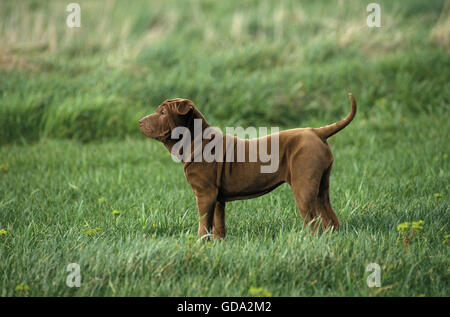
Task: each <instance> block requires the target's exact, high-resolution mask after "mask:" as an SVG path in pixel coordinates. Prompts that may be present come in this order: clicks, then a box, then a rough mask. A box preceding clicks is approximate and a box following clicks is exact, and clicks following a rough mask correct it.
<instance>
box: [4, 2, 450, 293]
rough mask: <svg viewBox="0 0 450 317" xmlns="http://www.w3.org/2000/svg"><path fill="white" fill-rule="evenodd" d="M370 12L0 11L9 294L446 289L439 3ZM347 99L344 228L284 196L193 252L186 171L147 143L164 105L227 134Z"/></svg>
mask: <svg viewBox="0 0 450 317" xmlns="http://www.w3.org/2000/svg"><path fill="white" fill-rule="evenodd" d="M370 2H372V1H339V2H338V1H336V2H334V1H314V2H313V1H304V2H300V1H245V2H243V1H217V2H216V1H163V0H155V1H151V2H143V1H142V2H141V1H132V2H131V1H119V0H117V1H105V2H103V1H86V0H79V1H78V3H79V4H80V6H81V24H82V25H81V28H74V29H71V28H68V27H67V26H66V24H65V19H66V17H67V14H68V13H67V12H66V11H65V9H66V5H67V3H65V2H64V1H12V0H11V1H1V2H0V43H2V44H1V45H0V272H1V277H0V296H253V295H270V294H271V295H272V296H449V295H450V294H449V289H448V285H449V282H450V268H449V245H450V237H448V235H449V234H450V223H449V220H450V212H449V211H450V210H449V206H448V204H449V194H450V190H449V189H450V174H449V167H450V166H449V160H450V158H449V155H450V145H449V144H450V143H449V136H450V125H449V123H448V121H449V119H448V118H449V103H450V73H449V69H450V67H449V66H450V18H449V17H450V14H449V13H450V11H449V10H450V3H449V2H448V1H447V2H446V1H419V0H414V1H413V0H410V1H404V2H403V1H402V2H398V1H397V2H394V1H378V3H379V4H380V6H381V21H382V27H381V28H369V27H367V25H366V17H367V15H368V13H367V12H366V6H367V4H368V3H370ZM348 92H352V93H353V94H354V96H355V98H356V100H357V101H358V106H359V108H358V114H357V116H356V118H355V120H354V121H353V122H352V123H351V124H350V126H349V127H347V128H346V129H345V130H343V131H342V132H340V133H338V134H337V135H336V136H334V137H332V138H331V139H330V140H329V143H330V145H331V147H332V149H333V154H334V157H335V163H334V169H333V171H332V176H331V185H330V194H331V202H332V205H333V207H334V209H335V211H336V213H337V215H338V217H339V219H340V221H341V223H342V227H341V229H340V230H339V231H336V232H325V233H322V234H311V233H310V231H309V230H308V229H307V228H304V227H303V221H302V219H301V217H300V214H299V212H298V210H297V207H296V205H295V202H294V198H293V195H292V192H291V190H290V188H289V186H287V185H283V186H281V187H279V188H278V189H276V190H275V191H273V192H272V193H270V194H268V195H265V196H262V197H260V198H256V199H252V200H245V201H237V202H233V203H229V204H227V213H226V215H227V216H226V218H227V229H228V232H227V237H226V239H224V240H223V241H212V242H207V243H205V242H202V241H197V237H196V234H197V225H198V216H197V210H196V205H195V198H194V194H193V192H192V190H191V188H190V187H189V185H188V184H187V182H186V180H185V176H184V174H183V168H182V166H181V165H180V164H177V163H175V162H173V161H172V160H171V158H170V154H169V153H168V152H167V151H166V149H165V148H164V147H163V146H162V145H161V144H159V143H157V142H156V141H153V140H149V139H146V138H145V137H144V136H142V135H141V132H140V130H139V124H138V120H139V118H141V117H142V116H143V115H146V114H148V113H151V112H152V111H154V109H155V108H156V106H157V105H158V104H160V103H161V102H162V101H164V100H165V99H169V98H174V97H183V98H189V99H191V100H193V101H194V102H195V103H196V105H197V107H198V108H199V109H200V110H201V111H202V113H203V114H204V115H205V117H206V118H207V119H208V121H209V122H210V123H211V124H213V125H216V126H219V127H222V128H224V127H226V126H232V127H236V126H244V127H247V126H255V127H259V126H268V127H271V126H278V127H280V129H287V128H293V127H307V126H314V127H318V126H322V125H325V124H329V123H331V122H334V121H336V120H338V119H340V118H341V117H343V116H344V115H345V114H347V112H348V110H349V104H348V99H347V93H348ZM113 211H117V212H113ZM419 220H423V221H424V227H423V230H422V231H421V232H419V233H418V234H417V235H416V236H415V237H414V239H412V241H411V242H410V243H409V244H408V247H407V250H406V252H404V238H402V236H401V234H400V233H399V231H398V230H397V226H398V225H399V224H401V223H403V222H411V221H419ZM69 263H78V264H79V265H80V269H81V271H80V273H81V287H79V288H77V287H73V288H70V287H68V286H67V285H66V278H67V276H68V274H69V272H67V271H66V267H67V265H68V264H69ZM370 263H378V264H379V265H380V267H381V287H374V288H370V287H368V285H367V283H366V280H367V277H368V275H369V274H370V272H366V266H367V265H368V264H370ZM253 288H261V289H260V291H259V292H256V293H255V292H253V291H252V289H253Z"/></svg>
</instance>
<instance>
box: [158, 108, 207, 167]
mask: <svg viewBox="0 0 450 317" xmlns="http://www.w3.org/2000/svg"><path fill="white" fill-rule="evenodd" d="M198 120H200V121H198ZM209 127H210V125H209V123H208V122H207V121H206V119H205V118H204V117H203V115H202V114H201V113H200V111H198V110H197V109H194V113H193V118H192V120H189V125H188V126H187V127H186V128H188V130H189V132H190V143H191V153H190V155H189V156H192V153H193V152H194V149H195V145H196V143H197V142H198V139H200V142H202V141H203V132H204V131H205V129H207V128H209ZM174 128H175V127H174ZM181 138H182V137H180V138H177V139H172V137H171V135H169V137H168V138H166V139H165V140H162V143H163V144H164V146H165V147H166V149H167V150H168V151H169V152H170V153H172V149H173V147H174V145H175V144H177V143H178V142H179V141H181ZM196 139H197V142H195V141H196ZM202 143H203V142H202ZM183 163H184V165H185V167H186V166H187V164H189V162H183Z"/></svg>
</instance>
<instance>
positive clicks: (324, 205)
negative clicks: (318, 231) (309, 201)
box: [318, 164, 339, 229]
mask: <svg viewBox="0 0 450 317" xmlns="http://www.w3.org/2000/svg"><path fill="white" fill-rule="evenodd" d="M331 167H332V164H331V165H330V167H328V168H327V169H326V170H325V172H324V173H323V175H322V179H321V181H320V186H319V194H318V204H319V205H318V210H319V212H320V214H321V218H322V227H323V228H324V229H325V228H333V229H337V228H339V219H338V217H337V216H336V213H335V212H334V210H333V208H332V207H331V203H330V194H329V188H330V173H331Z"/></svg>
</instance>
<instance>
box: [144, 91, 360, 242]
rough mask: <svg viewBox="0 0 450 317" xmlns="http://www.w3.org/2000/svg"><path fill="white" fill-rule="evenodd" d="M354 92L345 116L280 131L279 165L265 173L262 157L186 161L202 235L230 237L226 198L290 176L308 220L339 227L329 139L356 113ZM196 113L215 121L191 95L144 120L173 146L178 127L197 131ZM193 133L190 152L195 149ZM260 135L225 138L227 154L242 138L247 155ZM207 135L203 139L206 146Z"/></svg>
mask: <svg viewBox="0 0 450 317" xmlns="http://www.w3.org/2000/svg"><path fill="white" fill-rule="evenodd" d="M349 97H350V101H351V111H350V113H349V114H348V115H347V116H346V117H345V118H344V119H342V120H340V121H338V122H336V123H334V124H331V125H328V126H325V127H321V128H304V129H300V128H298V129H291V130H285V131H281V132H279V134H278V138H279V167H278V169H277V171H276V172H275V173H266V174H265V173H261V172H260V167H261V165H267V164H266V163H263V162H260V161H259V159H258V161H257V162H248V161H247V160H246V161H245V162H236V160H235V161H234V162H227V161H224V162H211V163H208V162H205V161H202V162H194V161H193V160H191V161H187V160H186V161H185V162H183V164H184V172H185V176H186V179H187V181H188V183H189V184H190V185H191V187H192V189H193V190H194V193H195V197H196V199H197V207H198V213H199V219H200V220H199V227H198V235H199V236H200V237H203V236H208V233H212V235H213V237H214V238H222V237H225V234H226V230H225V203H226V202H228V201H233V200H238V199H248V198H253V197H257V196H261V195H264V194H266V193H268V192H270V191H272V190H273V189H275V188H276V187H278V186H279V185H281V184H282V183H285V182H286V183H288V184H289V185H290V186H291V188H292V191H293V193H294V197H295V201H296V203H297V206H298V209H299V211H300V214H301V216H302V218H303V220H304V223H305V225H307V224H312V226H313V227H314V230H315V229H316V228H317V220H318V219H319V217H320V219H321V223H322V227H323V228H334V229H336V228H338V227H339V220H338V218H337V216H336V214H335V212H334V211H333V208H332V207H331V204H330V197H329V177H330V172H331V167H332V164H333V155H332V153H331V149H330V147H329V145H328V143H327V142H326V139H327V138H328V137H330V136H332V135H334V134H335V133H337V132H338V131H340V130H342V129H343V128H344V127H345V126H347V125H348V124H349V123H350V122H351V121H352V120H353V118H354V117H355V114H356V101H355V99H354V98H353V96H352V94H349ZM194 119H201V122H202V130H204V129H206V128H208V127H210V125H209V123H208V122H207V121H206V120H205V118H204V117H203V115H202V114H201V113H200V112H199V111H198V109H197V108H196V107H195V105H194V104H193V102H192V101H190V100H188V99H170V100H166V101H165V102H163V103H162V104H161V105H160V106H159V107H158V108H157V110H156V113H154V114H151V115H148V116H146V117H144V118H142V119H141V120H140V121H139V122H140V126H141V130H142V132H143V133H144V134H145V135H146V136H147V137H150V138H154V139H156V140H158V141H161V142H162V143H163V144H164V146H165V147H166V148H167V149H168V150H169V151H170V152H171V151H172V147H173V146H174V145H175V143H176V142H178V141H179V140H178V139H176V140H174V139H172V138H171V131H172V130H173V129H174V128H175V127H178V126H183V127H186V128H188V129H189V130H190V131H191V135H192V136H193V135H194V133H193V130H194ZM223 137H224V138H225V136H223ZM272 137H273V135H268V136H266V137H265V138H267V144H268V147H269V151H270V144H271V142H270V139H271V138H272ZM193 138H194V137H192V139H191V144H192V146H191V152H192V153H191V158H192V157H193V153H194V139H193ZM257 140H258V139H252V140H243V139H238V138H237V137H234V138H232V142H231V143H229V144H227V143H226V142H225V139H224V142H223V146H224V151H223V153H224V156H225V153H226V151H227V146H234V147H236V145H237V143H241V142H243V143H244V145H245V150H246V158H248V157H249V153H248V150H249V142H256V141H257ZM208 141H209V140H203V141H202V146H205V144H206V143H208ZM234 152H236V151H234ZM235 155H236V153H235Z"/></svg>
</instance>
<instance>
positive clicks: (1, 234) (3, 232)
mask: <svg viewBox="0 0 450 317" xmlns="http://www.w3.org/2000/svg"><path fill="white" fill-rule="evenodd" d="M7 233H8V232H7V231H6V230H5V229H1V230H0V236H6V234H7Z"/></svg>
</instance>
